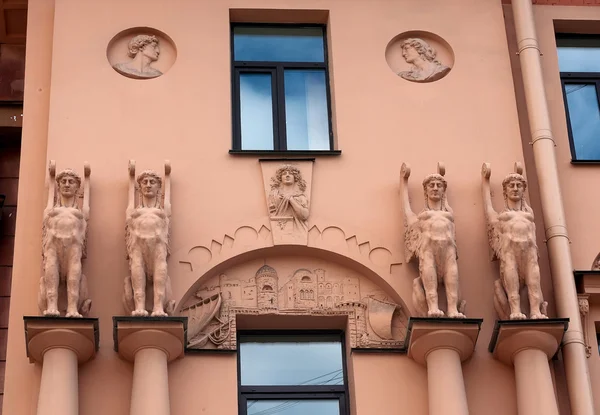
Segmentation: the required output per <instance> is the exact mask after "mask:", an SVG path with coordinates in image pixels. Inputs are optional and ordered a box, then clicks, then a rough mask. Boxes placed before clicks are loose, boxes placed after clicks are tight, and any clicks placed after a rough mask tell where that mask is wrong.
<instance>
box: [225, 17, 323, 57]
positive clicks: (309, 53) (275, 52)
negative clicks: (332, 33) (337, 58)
mask: <svg viewBox="0 0 600 415" xmlns="http://www.w3.org/2000/svg"><path fill="white" fill-rule="evenodd" d="M233 56H234V60H236V61H255V62H256V61H264V62H325V49H324V47H323V29H322V28H321V27H247V26H240V27H234V28H233Z"/></svg>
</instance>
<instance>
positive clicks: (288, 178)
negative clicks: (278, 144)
mask: <svg viewBox="0 0 600 415" xmlns="http://www.w3.org/2000/svg"><path fill="white" fill-rule="evenodd" d="M295 181H296V178H295V177H294V175H293V174H292V172H291V171H289V170H285V171H284V172H283V173H282V174H281V182H282V183H283V184H287V185H291V184H294V182H295Z"/></svg>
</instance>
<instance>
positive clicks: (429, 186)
mask: <svg viewBox="0 0 600 415" xmlns="http://www.w3.org/2000/svg"><path fill="white" fill-rule="evenodd" d="M447 188H448V182H447V181H446V179H444V176H442V175H441V174H430V175H428V176H426V177H425V179H424V180H423V190H424V192H425V199H426V200H431V201H434V202H437V201H439V200H442V199H443V198H444V195H445V194H446V189H447Z"/></svg>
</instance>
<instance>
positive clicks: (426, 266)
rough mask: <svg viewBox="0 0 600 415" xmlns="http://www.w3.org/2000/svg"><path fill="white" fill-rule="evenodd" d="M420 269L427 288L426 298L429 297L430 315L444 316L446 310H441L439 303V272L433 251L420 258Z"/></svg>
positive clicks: (428, 313) (424, 285)
mask: <svg viewBox="0 0 600 415" xmlns="http://www.w3.org/2000/svg"><path fill="white" fill-rule="evenodd" d="M419 271H420V273H421V281H422V282H423V288H424V289H425V298H426V299H427V307H428V308H429V311H428V312H427V316H429V317H444V312H443V311H442V310H440V308H439V305H438V294H437V287H438V282H437V272H436V269H435V261H434V258H433V255H432V254H431V253H425V254H424V255H423V256H422V258H419Z"/></svg>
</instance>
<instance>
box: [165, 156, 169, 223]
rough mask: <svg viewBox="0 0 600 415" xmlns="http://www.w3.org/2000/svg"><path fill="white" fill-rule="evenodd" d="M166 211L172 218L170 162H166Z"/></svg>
mask: <svg viewBox="0 0 600 415" xmlns="http://www.w3.org/2000/svg"><path fill="white" fill-rule="evenodd" d="M164 210H165V213H166V215H167V216H171V162H170V161H169V160H165V201H164Z"/></svg>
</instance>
